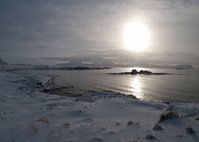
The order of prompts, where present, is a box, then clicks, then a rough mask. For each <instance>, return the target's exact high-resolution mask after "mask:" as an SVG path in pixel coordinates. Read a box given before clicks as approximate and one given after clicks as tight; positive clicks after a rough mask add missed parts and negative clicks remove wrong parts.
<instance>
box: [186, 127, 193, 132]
mask: <svg viewBox="0 0 199 142" xmlns="http://www.w3.org/2000/svg"><path fill="white" fill-rule="evenodd" d="M186 133H187V134H195V131H194V130H193V128H191V127H187V128H186Z"/></svg>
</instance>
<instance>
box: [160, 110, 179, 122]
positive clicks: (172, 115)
mask: <svg viewBox="0 0 199 142" xmlns="http://www.w3.org/2000/svg"><path fill="white" fill-rule="evenodd" d="M176 118H180V116H179V115H178V113H177V112H174V111H169V112H166V113H165V114H161V116H160V119H159V122H162V121H165V120H168V119H176Z"/></svg>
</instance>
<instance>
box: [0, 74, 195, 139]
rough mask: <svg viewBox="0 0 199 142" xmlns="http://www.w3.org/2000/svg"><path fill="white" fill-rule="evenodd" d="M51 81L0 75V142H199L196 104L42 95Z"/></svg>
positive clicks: (118, 96) (111, 95)
mask: <svg viewBox="0 0 199 142" xmlns="http://www.w3.org/2000/svg"><path fill="white" fill-rule="evenodd" d="M52 78H53V77H51V76H40V75H25V74H17V73H14V72H0V142H99V141H106V142H145V141H146V142H148V141H160V142H168V141H169V142H189V141H190V142H198V141H199V105H198V104H194V103H189V104H183V103H172V104H170V103H160V102H159V103H158V102H143V101H139V100H137V99H134V98H133V97H125V96H123V95H122V94H117V93H113V92H91V93H88V95H85V96H79V97H67V96H61V95H52V94H47V93H44V92H41V91H43V90H50V89H52V88H53V86H52V84H51V83H50V82H51V80H52ZM69 89H70V88H69Z"/></svg>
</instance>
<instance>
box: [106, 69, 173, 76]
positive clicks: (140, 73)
mask: <svg viewBox="0 0 199 142" xmlns="http://www.w3.org/2000/svg"><path fill="white" fill-rule="evenodd" d="M110 74H111V75H168V74H170V73H153V72H151V71H148V70H140V71H137V70H136V69H133V70H132V71H131V72H121V73H110Z"/></svg>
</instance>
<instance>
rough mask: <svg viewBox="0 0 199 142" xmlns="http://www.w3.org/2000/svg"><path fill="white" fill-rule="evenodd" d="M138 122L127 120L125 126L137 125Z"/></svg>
mask: <svg viewBox="0 0 199 142" xmlns="http://www.w3.org/2000/svg"><path fill="white" fill-rule="evenodd" d="M138 124H139V123H138V122H133V121H129V122H128V123H127V124H126V126H130V125H138Z"/></svg>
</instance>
